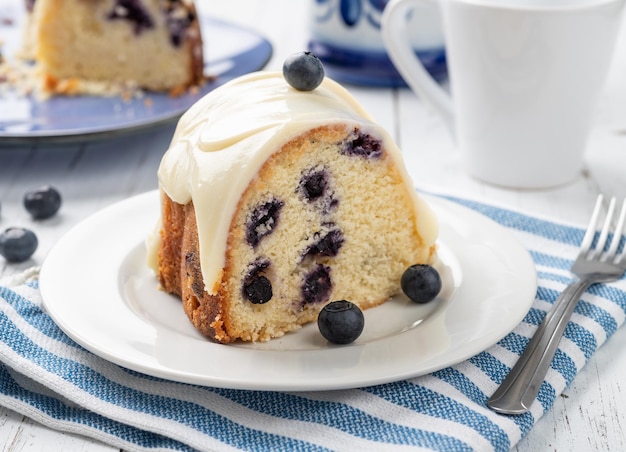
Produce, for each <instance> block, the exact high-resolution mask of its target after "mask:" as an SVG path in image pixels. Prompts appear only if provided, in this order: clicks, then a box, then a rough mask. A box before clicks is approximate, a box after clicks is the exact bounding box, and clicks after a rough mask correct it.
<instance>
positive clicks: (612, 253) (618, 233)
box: [607, 198, 626, 260]
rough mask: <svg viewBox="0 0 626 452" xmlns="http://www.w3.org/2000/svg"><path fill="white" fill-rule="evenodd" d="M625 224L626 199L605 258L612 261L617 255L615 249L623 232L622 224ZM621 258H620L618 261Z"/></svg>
mask: <svg viewBox="0 0 626 452" xmlns="http://www.w3.org/2000/svg"><path fill="white" fill-rule="evenodd" d="M625 222H626V198H624V201H623V202H622V210H621V211H620V214H619V219H618V220H617V226H615V231H614V232H613V240H611V246H610V248H609V250H608V251H607V256H608V258H609V259H613V258H614V256H615V254H616V253H617V248H618V247H619V243H620V241H621V240H622V234H623V232H624V223H625ZM622 257H623V256H621V257H620V260H621V259H622Z"/></svg>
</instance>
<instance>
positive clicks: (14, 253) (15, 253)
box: [0, 227, 38, 262]
mask: <svg viewBox="0 0 626 452" xmlns="http://www.w3.org/2000/svg"><path fill="white" fill-rule="evenodd" d="M37 245H38V241H37V236H36V235H35V233H34V232H33V231H31V230H29V229H25V228H17V227H13V228H8V229H6V230H5V231H4V232H3V233H1V234H0V255H2V256H3V257H4V258H5V259H6V260H7V261H9V262H24V261H25V260H28V259H29V258H30V257H31V256H32V255H33V253H34V252H35V250H36V249H37Z"/></svg>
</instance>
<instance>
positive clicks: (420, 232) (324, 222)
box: [149, 72, 437, 343]
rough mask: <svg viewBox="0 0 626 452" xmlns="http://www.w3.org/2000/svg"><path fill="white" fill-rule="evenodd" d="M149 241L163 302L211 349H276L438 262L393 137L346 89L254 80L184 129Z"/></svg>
mask: <svg viewBox="0 0 626 452" xmlns="http://www.w3.org/2000/svg"><path fill="white" fill-rule="evenodd" d="M158 175H159V184H160V190H161V197H162V198H161V199H162V205H161V208H162V212H161V222H160V224H159V225H158V227H157V229H158V230H160V233H159V234H155V236H154V237H152V238H151V239H150V240H149V256H150V260H151V266H152V268H153V269H154V270H155V272H156V273H157V275H158V277H159V280H160V285H161V287H162V289H163V290H165V291H167V292H170V293H173V294H176V295H178V296H180V297H181V298H182V301H183V307H184V310H185V312H186V313H187V315H188V317H189V318H190V320H191V322H192V323H193V325H195V327H196V328H197V329H198V330H199V331H200V332H202V333H203V334H204V335H206V336H207V337H209V338H210V339H212V340H214V341H217V342H222V343H229V342H233V341H235V340H243V341H266V340H269V339H271V338H275V337H280V336H282V335H284V334H285V333H286V332H288V331H292V330H295V329H297V328H299V327H300V325H303V324H305V323H307V322H310V321H314V320H315V319H316V318H317V315H318V313H319V312H320V310H321V309H322V308H323V307H324V305H326V304H327V303H329V302H331V301H333V300H341V299H348V300H351V301H352V302H354V303H355V304H357V305H358V306H359V307H360V308H362V309H366V308H369V307H372V306H376V305H379V304H381V303H383V302H385V301H387V300H388V299H389V298H390V297H391V296H393V295H394V294H397V293H400V291H401V288H400V279H401V277H402V274H403V272H404V270H405V269H406V268H407V267H408V266H410V265H412V264H416V263H429V262H430V261H431V260H432V258H433V256H434V253H435V239H436V235H437V223H436V220H435V218H434V216H433V214H432V213H431V210H430V209H429V208H428V206H427V205H426V204H425V203H424V201H423V200H422V199H421V198H419V197H418V196H417V194H416V192H415V189H414V187H413V185H412V182H411V181H410V179H409V176H408V174H407V172H406V169H405V167H404V164H403V161H402V157H401V155H400V151H399V150H398V148H397V147H396V146H395V144H394V143H393V141H392V140H391V138H390V137H389V135H388V134H387V133H386V132H385V131H384V130H383V129H382V128H381V127H379V126H378V125H377V124H375V123H374V122H373V120H372V119H371V118H370V116H369V115H368V114H367V113H366V112H365V111H364V110H363V109H362V107H361V106H360V105H359V104H358V103H357V102H356V100H355V99H354V98H353V97H352V96H351V95H350V94H348V92H347V91H346V90H345V89H343V88H342V87H341V86H339V85H338V84H336V83H335V82H333V81H332V80H329V79H327V78H326V79H324V80H323V82H322V83H321V85H320V86H319V87H316V88H315V89H313V90H311V91H298V90H296V89H294V88H293V87H291V86H290V85H289V84H287V83H286V81H285V79H284V78H283V75H282V74H280V73H272V72H259V73H253V74H249V75H247V76H243V77H240V78H238V79H235V80H233V81H232V82H230V83H227V84H226V85H224V86H222V87H220V88H218V89H216V90H215V91H213V92H211V93H210V94H208V95H207V96H205V97H204V98H203V99H201V100H200V101H199V102H198V103H196V104H195V105H194V106H193V107H191V109H190V110H189V111H188V112H187V113H186V114H185V115H184V116H183V117H182V118H181V120H180V121H179V124H178V126H177V129H176V132H175V134H174V137H173V140H172V143H171V146H170V148H169V150H168V151H167V152H166V154H165V155H164V157H163V160H162V162H161V166H160V168H159V173H158Z"/></svg>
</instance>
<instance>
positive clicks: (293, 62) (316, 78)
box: [283, 52, 324, 91]
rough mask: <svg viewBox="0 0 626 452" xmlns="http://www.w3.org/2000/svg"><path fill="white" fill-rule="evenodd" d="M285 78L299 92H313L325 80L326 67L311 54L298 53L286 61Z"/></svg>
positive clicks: (284, 66)
mask: <svg viewBox="0 0 626 452" xmlns="http://www.w3.org/2000/svg"><path fill="white" fill-rule="evenodd" d="M283 77H285V80H286V81H287V83H289V84H290V85H291V86H292V87H293V88H295V89H297V90H298V91H313V90H314V89H315V88H317V87H318V86H319V85H320V83H322V80H324V65H323V64H322V62H321V61H320V59H319V58H318V57H316V56H315V55H313V54H312V53H311V52H297V53H294V54H293V55H290V56H288V57H287V58H286V59H285V62H284V63H283Z"/></svg>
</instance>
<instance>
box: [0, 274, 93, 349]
mask: <svg viewBox="0 0 626 452" xmlns="http://www.w3.org/2000/svg"><path fill="white" fill-rule="evenodd" d="M0 297H2V298H4V300H6V302H7V303H8V304H10V305H11V306H12V307H13V309H15V311H16V312H17V313H18V314H19V315H20V316H21V317H22V318H23V319H24V320H25V321H26V322H27V323H28V324H29V325H31V326H32V327H34V328H36V329H37V330H39V331H41V332H42V333H43V334H45V335H46V336H48V337H51V338H54V339H56V340H57V341H59V342H62V343H64V344H66V345H70V346H72V347H76V348H82V347H80V346H79V345H78V344H76V342H74V341H73V340H72V339H70V338H69V337H68V336H67V335H65V333H63V331H62V330H61V329H60V328H59V327H58V326H57V324H56V323H54V322H51V319H50V317H49V316H48V314H46V313H45V312H44V311H42V309H41V308H40V307H39V306H37V305H36V304H34V303H32V302H30V301H29V300H27V299H26V298H24V297H22V296H21V295H19V294H17V293H15V292H14V291H12V290H10V289H8V288H6V287H1V286H0Z"/></svg>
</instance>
